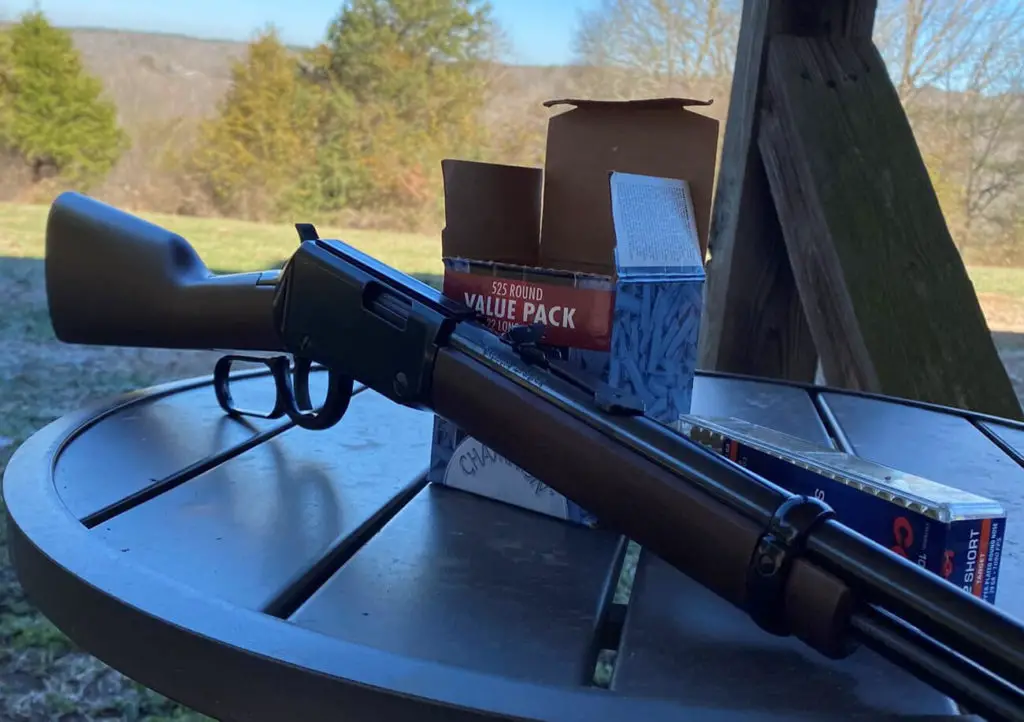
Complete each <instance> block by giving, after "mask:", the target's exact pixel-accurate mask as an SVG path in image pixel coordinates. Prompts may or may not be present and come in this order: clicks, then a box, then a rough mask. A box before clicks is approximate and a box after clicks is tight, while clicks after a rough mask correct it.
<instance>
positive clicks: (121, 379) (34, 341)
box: [0, 259, 1024, 722]
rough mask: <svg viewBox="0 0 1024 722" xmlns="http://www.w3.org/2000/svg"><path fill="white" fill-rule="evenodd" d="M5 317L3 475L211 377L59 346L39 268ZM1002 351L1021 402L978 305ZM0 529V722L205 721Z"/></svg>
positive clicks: (204, 367) (1018, 342)
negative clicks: (66, 436)
mask: <svg viewBox="0 0 1024 722" xmlns="http://www.w3.org/2000/svg"><path fill="white" fill-rule="evenodd" d="M0 287H2V288H3V289H4V291H3V294H4V298H3V310H4V312H3V313H0V390H2V391H0V471H2V470H3V468H4V467H5V465H6V463H7V461H8V459H9V458H10V455H11V454H12V453H13V451H14V449H15V448H16V447H17V446H18V445H19V444H20V443H22V442H23V441H24V440H25V439H26V438H27V437H28V436H29V435H30V434H31V433H32V432H34V431H35V430H37V429H39V428H40V427H42V426H43V425H45V424H46V423H48V422H49V421H51V420H52V419H54V418H56V417H58V416H60V415H62V414H65V413H68V412H70V411H72V410H74V409H77V408H80V407H82V406H84V405H86V404H89V403H91V402H93V401H96V400H99V399H102V398H104V397H108V396H110V395H113V394H118V393H122V392H125V391H128V390H131V389H136V388H140V387H145V386H149V385H152V384H155V383H159V382H163V381H168V380H171V379H176V378H186V377H190V376H198V375H205V374H208V373H210V372H211V371H212V366H213V361H214V358H215V357H214V356H213V355H211V354H206V353H176V352H163V351H140V350H130V349H109V348H79V347H71V346H65V345H61V344H58V343H56V341H55V340H54V339H53V336H52V332H51V330H50V327H49V322H48V319H47V315H46V306H45V294H44V291H43V283H42V264H41V262H39V261H36V260H29V259H4V263H3V264H0ZM981 300H982V304H983V306H984V308H985V311H986V314H987V316H988V318H989V322H990V326H991V327H992V328H993V331H994V332H995V337H996V339H997V343H998V345H999V347H1000V352H1001V354H1002V356H1003V358H1004V361H1005V363H1006V365H1007V368H1008V369H1009V372H1010V375H1011V377H1012V378H1013V381H1014V384H1015V386H1016V388H1017V391H1018V395H1020V396H1024V301H1022V300H1020V299H1015V298H1013V297H1009V296H999V295H995V294H986V295H984V297H983V298H982V299H981ZM6 556H7V555H6V548H5V543H4V532H3V529H2V526H0V722H91V721H99V720H108V721H111V722H112V721H113V720H125V721H126V722H135V721H136V720H146V721H147V722H162V721H170V720H177V721H178V722H184V721H185V720H199V719H204V718H202V717H200V716H198V715H194V714H192V713H189V712H187V711H185V710H183V709H181V708H180V707H178V706H176V705H175V704H173V703H172V702H170V701H169V700H166V699H165V698H163V697H161V696H160V695H157V694H156V693H154V692H152V691H150V690H147V689H145V688H143V687H141V686H140V685H138V684H136V683H134V682H132V681H131V680H128V679H126V678H125V677H123V676H122V675H120V674H118V673H117V672H114V671H113V670H111V669H109V668H108V667H106V666H105V665H104V664H102V663H100V662H99V661H97V660H95V659H94V658H92V657H91V656H89V655H88V654H85V653H82V652H81V651H79V650H78V649H76V647H75V646H74V644H72V643H71V642H70V641H69V640H67V638H65V637H64V635H62V634H61V633H60V632H58V631H57V630H56V629H55V628H54V627H53V626H52V625H51V624H50V623H49V622H47V621H46V620H45V619H44V618H43V617H42V616H40V615H39V614H38V613H36V612H35V611H34V609H33V608H32V606H31V604H30V603H29V602H28V600H26V599H25V598H24V596H23V595H22V593H21V590H20V588H19V586H18V584H17V581H16V579H15V576H14V573H13V570H12V569H11V568H10V566H9V565H8V564H7V559H6Z"/></svg>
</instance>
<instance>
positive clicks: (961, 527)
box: [673, 416, 1006, 603]
mask: <svg viewBox="0 0 1024 722" xmlns="http://www.w3.org/2000/svg"><path fill="white" fill-rule="evenodd" d="M673 427H674V428H675V429H676V430H677V431H679V432H680V433H682V434H683V435H684V436H687V437H689V438H690V439H692V440H694V441H696V442H698V443H700V444H702V445H703V446H705V447H707V448H710V449H711V450H713V451H715V452H716V453H718V454H721V455H723V456H726V457H728V458H729V459H731V460H732V461H734V462H736V463H738V464H740V465H741V466H744V467H746V468H747V469H750V471H752V472H754V473H755V474H757V475H759V476H761V477H763V478H765V479H767V480H768V481H770V482H772V483H774V484H777V485H778V486H781V487H782V488H784V489H786V490H788V491H790V492H791V493H793V494H800V495H803V496H815V497H817V498H819V499H821V500H822V501H824V502H825V503H826V504H828V505H829V506H830V507H832V509H833V511H835V513H836V518H837V519H838V520H839V521H840V522H842V523H843V524H845V525H846V526H848V527H850V528H851V529H853V530H854V531H857V532H859V533H860V534H863V535H864V536H866V537H868V538H869V539H871V540H872V541H874V542H876V543H878V544H881V545H882V546H884V547H886V548H887V549H890V550H891V551H893V552H894V553H896V554H899V555H900V556H902V557H904V558H906V559H908V560H910V561H912V562H914V563H916V564H918V565H919V566H921V567H924V568H925V569H927V570H928V571H930V572H933V573H935V574H938V575H939V576H941V577H942V578H944V579H945V580H947V581H948V582H950V583H952V584H955V585H956V586H958V587H960V588H961V589H962V590H964V591H965V592H968V593H969V594H973V595H974V596H976V597H979V598H980V599H983V600H984V601H986V602H990V603H993V602H995V599H996V586H997V584H998V581H999V561H1000V556H1001V553H1002V548H1003V537H1004V533H1005V530H1006V511H1005V510H1004V508H1003V506H1002V505H1001V504H1000V503H999V502H997V501H993V500H992V499H987V498H985V497H982V496H978V495H977V494H972V493H970V492H966V491H962V490H960V489H955V488H953V487H950V486H946V485H944V484H939V483H937V482H934V481H930V480H928V479H924V478H922V477H920V476H915V475H913V474H907V473H905V472H902V471H897V470H896V469H892V468H889V467H887V466H883V465H881V464H876V463H874V462H872V461H868V460H867V459H863V458H860V457H858V456H854V455H852V454H847V453H843V452H841V451H836V450H835V449H831V448H829V447H827V446H821V445H818V444H812V443H809V442H807V441H804V440H803V439H798V438H795V437H793V436H789V435H787V434H783V433H780V432H778V431H774V430H772V429H767V428H765V427H763V426H758V425H756V424H751V423H749V422H746V421H741V420H739V419H732V418H722V419H718V418H703V417H696V416H687V417H684V418H683V419H681V420H679V421H677V422H676V423H674V424H673Z"/></svg>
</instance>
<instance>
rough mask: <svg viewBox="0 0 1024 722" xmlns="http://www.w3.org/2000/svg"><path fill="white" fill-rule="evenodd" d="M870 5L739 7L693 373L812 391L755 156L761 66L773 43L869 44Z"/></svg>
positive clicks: (809, 363)
mask: <svg viewBox="0 0 1024 722" xmlns="http://www.w3.org/2000/svg"><path fill="white" fill-rule="evenodd" d="M875 5H876V0H832V1H831V2H822V0H756V1H752V0H748V2H746V3H744V8H743V19H742V25H741V27H740V37H739V44H738V48H737V54H736V67H735V72H734V74H733V84H732V93H731V97H730V101H729V103H730V104H729V116H728V119H727V121H726V129H725V139H724V143H723V148H722V161H721V164H720V167H719V174H718V186H717V188H716V191H715V203H714V209H713V211H712V218H711V233H710V243H709V250H710V256H711V258H710V260H709V262H708V280H707V303H706V304H705V312H704V319H703V322H702V327H701V348H700V365H701V367H702V368H708V369H716V370H719V371H730V372H733V373H744V374H751V375H757V376H765V377H770V378H785V379H791V380H796V381H813V380H814V372H815V368H816V363H817V355H816V352H815V349H814V344H813V341H812V336H811V334H810V331H809V329H808V326H807V322H806V320H805V319H804V312H803V308H802V307H801V304H800V297H799V294H798V293H797V289H796V285H795V283H794V281H793V276H792V272H791V271H790V269H789V265H788V262H787V259H786V253H785V243H784V241H783V238H782V231H781V229H780V227H779V221H778V218H777V216H776V214H775V212H774V208H773V206H772V203H771V199H770V193H769V190H768V186H767V181H766V179H765V177H764V171H763V167H762V162H761V158H760V154H759V151H758V148H757V143H756V140H755V139H756V137H757V121H758V112H757V108H758V104H759V102H760V89H761V85H762V78H763V74H764V56H765V50H766V48H767V46H768V43H769V38H770V37H771V36H772V35H773V34H776V33H794V34H800V35H815V34H826V33H838V34H848V35H855V36H863V37H870V36H871V29H872V26H873V23H874V16H875Z"/></svg>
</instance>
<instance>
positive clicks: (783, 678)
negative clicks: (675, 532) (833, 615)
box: [613, 554, 952, 720]
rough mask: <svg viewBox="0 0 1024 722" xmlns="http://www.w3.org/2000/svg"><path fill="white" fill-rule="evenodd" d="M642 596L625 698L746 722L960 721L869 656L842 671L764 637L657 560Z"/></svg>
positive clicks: (619, 678) (627, 644)
mask: <svg viewBox="0 0 1024 722" xmlns="http://www.w3.org/2000/svg"><path fill="white" fill-rule="evenodd" d="M633 594H634V595H635V597H636V600H637V601H638V602H639V604H636V606H634V604H635V602H633V601H631V602H630V611H629V616H630V617H631V618H632V619H631V622H632V623H630V624H627V626H626V630H625V633H624V636H623V640H622V647H621V648H622V650H623V651H621V652H620V654H619V661H618V663H617V665H616V673H615V676H614V679H613V689H614V690H616V691H621V692H628V693H629V694H636V695H644V696H652V697H664V696H671V697H676V698H680V699H684V700H686V701H687V702H688V703H689V704H691V705H693V706H706V707H711V708H715V709H719V710H734V711H735V712H736V715H737V716H736V719H737V720H743V719H749V720H756V719H758V718H759V716H760V715H761V714H764V713H777V714H793V715H800V714H813V715H816V716H817V715H820V716H821V717H820V718H824V719H828V718H832V719H844V720H845V719H850V718H852V717H853V716H854V715H864V716H867V717H869V718H870V719H875V718H876V715H883V714H887V715H898V714H906V715H917V714H942V713H951V712H952V705H951V703H950V702H949V701H948V699H947V698H946V697H944V696H943V695H940V694H939V693H937V692H935V691H934V690H933V689H931V688H930V687H928V686H926V685H924V684H923V683H921V682H918V681H917V680H916V679H914V678H913V677H911V676H910V675H909V674H907V673H906V672H904V671H903V670H901V669H899V668H897V667H895V666H893V665H891V664H889V663H888V662H886V661H885V660H884V659H882V658H880V657H879V656H878V655H876V654H875V653H874V652H871V651H869V650H867V649H860V650H858V651H857V652H855V653H854V654H853V655H852V656H851V657H849V658H848V659H845V660H842V661H839V662H836V661H833V660H829V659H826V658H825V657H823V656H821V655H819V654H818V653H817V652H815V651H814V650H812V649H811V648H810V647H808V646H807V645H805V644H804V643H803V642H800V641H799V640H797V639H794V638H792V637H775V636H772V635H769V634H766V633H764V632H762V631H761V630H760V629H758V628H757V627H756V626H755V625H754V623H753V622H752V621H751V620H750V618H749V616H747V615H746V614H745V613H744V612H741V611H740V610H738V609H736V608H735V607H732V606H731V605H728V604H725V603H723V602H722V601H721V600H720V599H719V598H718V597H716V596H715V595H714V594H712V593H711V592H709V591H708V590H707V589H705V588H704V587H702V586H700V585H699V584H697V583H696V582H693V581H692V580H691V579H690V578H689V577H686V576H684V575H682V574H680V573H678V572H677V571H676V570H675V569H673V568H672V567H670V566H669V565H668V564H666V563H665V562H663V561H661V560H660V559H658V558H657V557H655V556H654V555H650V554H644V555H643V561H642V563H641V564H640V566H639V568H638V570H637V576H636V581H635V583H634V591H633ZM661 599H663V600H664V602H659V600H661ZM811 690H813V691H811Z"/></svg>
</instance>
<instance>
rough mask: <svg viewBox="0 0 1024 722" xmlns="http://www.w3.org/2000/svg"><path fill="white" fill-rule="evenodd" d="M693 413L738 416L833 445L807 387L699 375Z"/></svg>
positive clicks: (695, 384)
mask: <svg viewBox="0 0 1024 722" xmlns="http://www.w3.org/2000/svg"><path fill="white" fill-rule="evenodd" d="M690 408H691V413H693V414H696V415H698V416H735V417H737V418H740V419H743V420H744V421H749V422H750V423H752V424H761V425H762V426H767V427H770V428H772V429H775V430H776V431H781V432H783V433H786V434H790V435H792V436H797V437H800V438H801V439H805V440H807V441H813V442H816V443H820V444H824V445H827V446H833V444H832V441H831V439H830V438H829V436H828V432H827V431H826V429H825V425H824V424H823V423H822V421H821V417H820V416H819V415H818V412H817V410H816V408H815V406H814V401H812V400H811V397H810V396H809V395H808V394H807V392H806V391H804V390H803V389H800V388H796V387H793V386H773V385H769V384H765V383H760V382H757V381H748V380H746V379H729V378H714V377H706V376H705V377H700V376H698V377H697V378H696V379H695V381H694V384H693V401H692V402H691V407H690Z"/></svg>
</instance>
